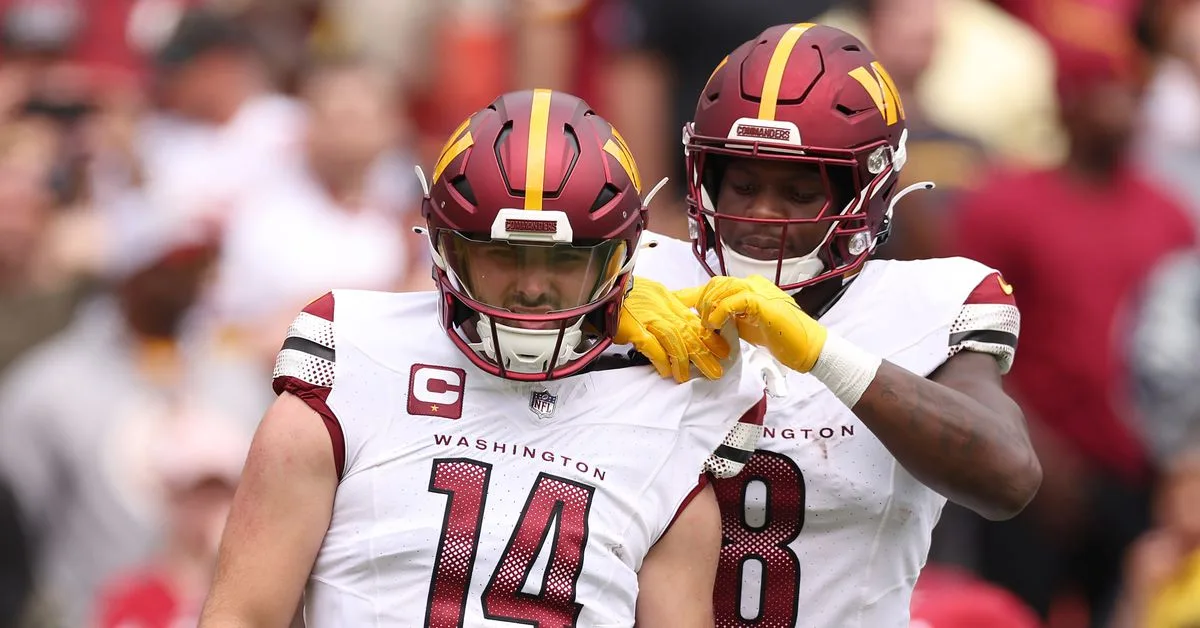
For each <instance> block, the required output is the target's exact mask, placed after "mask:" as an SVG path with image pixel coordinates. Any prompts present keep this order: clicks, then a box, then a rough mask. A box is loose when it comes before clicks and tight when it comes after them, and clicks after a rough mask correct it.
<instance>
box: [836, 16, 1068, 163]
mask: <svg viewBox="0 0 1200 628" xmlns="http://www.w3.org/2000/svg"><path fill="white" fill-rule="evenodd" d="M870 1H872V0H854V1H853V2H846V3H844V4H843V5H841V7H839V8H837V9H834V10H833V11H830V12H829V13H827V14H825V15H822V16H821V17H820V18H819V21H821V22H822V23H827V24H831V25H833V26H837V27H839V28H843V29H846V30H847V31H849V32H851V33H855V34H857V35H861V36H862V37H863V39H864V41H866V43H867V45H868V46H871V48H872V50H874V49H875V42H874V41H873V40H872V39H871V38H870V37H869V35H870V33H868V32H866V30H867V29H866V28H865V27H864V26H863V25H862V24H861V23H859V20H858V12H857V11H855V10H853V7H855V6H858V5H861V4H863V3H865V2H870ZM938 5H939V6H938V11H939V13H940V15H941V18H940V20H939V22H940V23H941V29H940V33H939V41H938V46H937V49H936V51H935V52H934V55H933V58H932V60H931V61H930V64H929V68H928V69H927V70H926V71H925V72H924V73H923V74H922V77H921V80H920V81H919V82H918V84H917V92H916V94H914V95H911V96H910V95H909V94H903V95H904V97H905V101H904V105H905V107H906V108H907V107H908V106H910V103H911V104H913V105H917V106H920V107H921V108H922V109H924V114H925V115H926V116H927V118H928V119H929V120H930V121H931V122H933V123H934V124H936V125H938V126H940V127H941V128H943V129H946V130H948V131H952V132H954V133H958V134H960V135H963V136H965V137H968V138H970V139H972V140H974V141H977V142H979V143H980V144H982V145H983V147H984V148H985V150H986V151H987V152H988V154H989V155H990V156H991V157H992V158H994V159H996V160H998V161H1011V162H1014V163H1017V164H1021V165H1025V166H1044V167H1049V166H1054V165H1058V164H1059V163H1060V162H1061V161H1062V157H1063V153H1064V152H1065V151H1064V148H1065V146H1064V141H1063V138H1062V134H1061V132H1060V129H1059V126H1058V123H1057V119H1056V115H1055V114H1056V111H1055V100H1054V72H1053V70H1054V63H1053V56H1052V54H1051V49H1050V47H1049V46H1048V45H1047V43H1046V42H1045V40H1044V39H1042V38H1041V37H1040V36H1038V34H1037V32H1036V31H1034V30H1033V29H1032V28H1030V27H1029V25H1027V24H1025V23H1023V22H1021V21H1020V20H1018V19H1016V18H1014V17H1013V16H1012V15H1009V14H1008V13H1006V12H1005V11H1004V10H1002V9H1000V8H999V7H997V6H995V5H993V4H992V3H991V2H990V1H989V0H939V2H938ZM889 33H890V31H889ZM885 45H886V44H885Z"/></svg>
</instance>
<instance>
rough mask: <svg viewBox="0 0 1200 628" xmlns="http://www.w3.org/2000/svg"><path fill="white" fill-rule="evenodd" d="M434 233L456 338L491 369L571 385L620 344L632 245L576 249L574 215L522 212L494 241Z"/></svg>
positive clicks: (511, 213) (505, 219)
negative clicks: (616, 337) (570, 218)
mask: <svg viewBox="0 0 1200 628" xmlns="http://www.w3.org/2000/svg"><path fill="white" fill-rule="evenodd" d="M523 229H529V230H530V231H528V232H526V231H522V230H523ZM431 235H432V238H433V243H435V252H436V256H435V263H436V265H437V268H438V270H437V272H436V274H437V275H438V281H439V284H440V285H441V287H442V288H443V291H444V293H445V294H446V295H447V296H448V297H449V299H448V303H445V304H444V305H447V306H449V308H450V309H449V311H447V312H445V313H444V314H445V315H448V316H450V317H451V320H449V321H448V323H449V324H450V327H451V330H452V336H451V337H452V339H454V340H455V342H456V344H459V345H460V347H463V348H466V349H469V352H468V356H474V358H475V359H473V361H474V362H476V364H477V365H479V366H480V367H481V368H484V370H487V371H490V372H493V373H494V374H497V375H500V376H502V377H505V378H508V379H516V380H531V381H532V380H543V379H551V378H555V377H564V376H566V375H570V374H572V373H575V372H577V371H578V370H580V369H582V368H583V367H584V366H586V364H587V363H588V362H590V361H591V360H592V359H593V358H594V357H595V356H596V355H597V354H598V353H599V352H601V351H603V350H604V349H605V348H607V347H608V346H609V345H610V344H611V338H612V333H613V332H615V320H616V310H617V308H619V305H620V301H621V297H622V296H623V295H624V290H625V287H626V284H627V279H626V278H627V277H628V274H629V271H630V270H631V269H632V263H633V252H634V251H635V250H636V247H631V246H629V243H628V242H626V241H625V240H623V239H611V240H602V241H598V242H586V241H574V240H573V239H572V238H571V237H570V226H569V223H568V222H567V221H566V215H565V214H562V213H561V212H555V211H538V212H528V211H524V210H519V209H505V210H501V212H500V214H499V216H498V217H497V221H496V225H495V226H494V227H493V231H492V234H488V235H483V234H464V233H462V232H458V231H452V230H447V229H442V230H439V231H438V232H437V233H436V234H431Z"/></svg>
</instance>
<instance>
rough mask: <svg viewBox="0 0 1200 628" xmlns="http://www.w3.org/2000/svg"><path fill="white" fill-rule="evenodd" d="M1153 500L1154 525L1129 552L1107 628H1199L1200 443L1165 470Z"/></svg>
mask: <svg viewBox="0 0 1200 628" xmlns="http://www.w3.org/2000/svg"><path fill="white" fill-rule="evenodd" d="M1155 501H1156V503H1155V527H1154V528H1153V529H1152V530H1151V531H1149V532H1147V533H1146V534H1145V535H1143V536H1142V538H1140V539H1138V541H1137V543H1136V544H1134V546H1133V547H1132V548H1131V550H1130V552H1129V557H1128V560H1127V563H1126V578H1125V589H1124V592H1123V593H1124V594H1123V596H1122V600H1121V604H1120V606H1119V608H1120V612H1119V613H1118V617H1117V619H1116V621H1114V622H1113V625H1112V626H1111V628H1192V627H1193V626H1197V625H1200V442H1198V441H1192V444H1191V446H1190V447H1187V448H1185V449H1184V450H1183V451H1182V452H1180V453H1179V454H1178V455H1177V456H1176V457H1175V459H1174V460H1173V461H1172V463H1171V464H1170V465H1169V466H1168V467H1167V472H1166V474H1165V477H1164V478H1163V483H1162V486H1161V488H1160V490H1159V491H1158V495H1157V496H1156V500H1155Z"/></svg>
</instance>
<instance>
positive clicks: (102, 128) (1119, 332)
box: [0, 0, 1200, 628]
mask: <svg viewBox="0 0 1200 628" xmlns="http://www.w3.org/2000/svg"><path fill="white" fill-rule="evenodd" d="M812 20H817V21H823V22H827V23H831V24H834V25H837V26H841V27H844V28H847V29H848V30H851V31H852V32H855V33H856V34H858V35H860V36H861V37H863V38H864V39H865V40H866V41H867V42H868V43H869V44H870V45H871V46H872V47H873V48H874V49H875V51H876V53H877V54H878V55H879V56H880V58H881V60H882V61H883V63H884V64H885V65H886V66H887V67H888V69H889V71H890V72H891V74H892V76H893V78H894V79H896V82H897V84H898V85H899V87H900V90H901V93H902V95H903V97H904V99H905V105H906V111H907V114H908V124H909V128H910V144H909V150H910V154H911V156H912V157H911V159H910V164H911V165H910V167H909V168H907V169H906V170H905V176H906V177H907V178H909V179H912V180H922V179H932V180H934V181H936V182H937V183H938V184H939V187H938V189H937V190H936V191H934V192H932V193H928V194H924V195H914V196H912V197H908V198H906V199H905V201H904V202H902V203H901V204H900V207H899V209H898V221H897V222H898V224H897V226H896V229H895V235H894V236H893V239H892V241H891V242H889V244H888V245H887V247H886V249H885V251H884V254H885V255H887V256H891V257H897V258H914V257H928V256H936V255H949V254H960V253H961V254H966V255H970V256H973V257H977V258H979V259H980V260H981V261H984V262H986V263H989V264H991V265H993V266H996V267H997V268H999V269H1000V270H1001V271H1003V272H1004V273H1005V275H1006V276H1007V277H1008V279H1009V280H1010V281H1011V283H1012V284H1014V286H1015V287H1016V294H1017V299H1018V303H1019V304H1020V305H1021V307H1022V310H1023V313H1024V321H1023V329H1022V342H1021V350H1020V351H1019V352H1018V359H1017V366H1016V368H1015V370H1014V372H1013V374H1012V376H1010V377H1009V379H1008V384H1009V386H1010V388H1011V389H1012V392H1013V394H1014V396H1015V397H1016V398H1017V399H1018V400H1019V401H1021V403H1022V405H1023V406H1024V408H1025V410H1026V413H1027V415H1028V417H1029V421H1030V426H1031V431H1032V433H1033V435H1034V440H1035V444H1036V446H1037V447H1038V449H1039V452H1040V454H1041V458H1042V462H1043V466H1044V467H1045V478H1046V479H1045V482H1044V485H1043V487H1042V491H1041V494H1040V495H1039V497H1038V498H1037V499H1036V500H1035V502H1034V503H1033V504H1032V505H1031V506H1030V507H1029V509H1028V510H1027V511H1026V512H1025V513H1023V514H1022V515H1021V516H1020V517H1018V518H1017V519H1016V520H1014V521H1011V522H1005V523H1001V524H989V523H984V522H983V521H981V520H980V519H978V518H977V517H974V516H973V515H970V514H968V513H966V512H965V511H963V510H961V509H957V508H954V507H948V508H947V511H946V514H945V515H944V517H943V523H942V525H940V526H939V530H938V532H937V534H936V538H935V545H934V551H933V556H932V557H931V567H929V568H928V569H927V571H926V574H925V576H923V578H922V581H921V584H920V586H919V588H918V594H917V596H916V598H915V600H914V621H913V625H914V626H917V625H921V626H928V627H937V628H942V627H950V628H953V627H957V626H963V627H966V626H1030V625H1046V626H1050V627H1052V628H1075V627H1081V626H1089V625H1092V626H1114V627H1115V626H1148V627H1150V628H1159V627H1164V628H1170V627H1174V626H1180V627H1183V626H1188V625H1190V626H1195V625H1197V624H1196V623H1191V624H1188V623H1186V621H1187V620H1185V619H1180V618H1178V617H1177V618H1171V617H1168V615H1169V614H1170V613H1165V614H1159V615H1155V616H1151V615H1148V614H1147V611H1146V610H1145V609H1146V608H1148V606H1147V605H1148V604H1149V603H1150V602H1151V601H1153V600H1155V599H1165V598H1164V597H1163V596H1171V595H1174V596H1175V597H1176V598H1178V599H1180V600H1183V602H1181V603H1180V604H1178V605H1175V606H1177V607H1178V608H1177V609H1176V610H1177V611H1178V612H1179V613H1180V615H1179V617H1185V616H1187V613H1188V612H1190V613H1191V618H1192V620H1193V621H1196V622H1200V619H1197V618H1200V609H1197V608H1195V606H1200V588H1198V587H1200V549H1198V548H1200V463H1198V462H1197V453H1196V452H1197V451H1200V449H1198V446H1200V439H1198V438H1197V433H1198V432H1200V359H1197V358H1196V356H1197V355H1198V352H1200V262H1198V261H1197V256H1196V251H1195V234H1196V221H1197V218H1198V217H1200V2H1197V1H1196V0H1154V1H1147V2H1139V1H1138V0H995V1H988V0H855V1H853V2H852V1H850V0H845V1H843V2H836V1H834V0H792V1H789V2H781V1H779V0H739V1H738V2H728V1H726V0H439V1H437V2H434V1H432V0H211V1H207V2H205V1H202V0H3V1H2V2H0V526H3V528H4V529H3V530H0V571H2V573H0V626H3V627H7V626H22V627H29V626H58V625H61V626H92V625H96V626H104V627H106V628H107V627H116V626H121V625H138V626H164V627H165V626H168V625H188V624H187V623H186V622H187V621H188V620H187V618H188V617H189V616H191V614H193V613H194V612H195V610H196V604H197V603H198V600H199V599H201V598H202V596H203V593H204V582H205V578H204V577H203V574H204V573H205V570H206V569H207V566H208V564H209V563H210V561H211V560H212V554H211V551H209V550H207V549H205V548H208V547H209V546H210V545H211V540H212V538H214V533H213V530H214V529H219V524H220V521H221V516H222V513H223V508H224V507H225V506H226V504H227V500H228V495H229V492H230V490H231V487H232V486H233V484H234V483H235V482H236V477H237V473H238V468H239V465H240V460H241V457H242V455H244V451H245V447H246V439H247V436H248V433H249V431H250V430H251V429H252V428H253V425H254V423H255V422H256V421H257V419H258V417H259V416H260V414H261V412H262V410H263V408H264V407H265V405H266V404H267V403H269V400H270V391H269V390H268V388H269V387H268V384H267V382H268V381H269V379H268V378H269V369H270V364H271V360H272V358H273V355H274V352H275V351H276V349H277V348H278V345H279V342H280V339H281V338H282V335H283V332H284V330H285V328H286V324H287V321H289V320H290V319H291V317H292V315H293V314H294V312H295V311H296V310H297V309H298V308H299V307H300V306H302V305H303V304H304V303H305V302H307V301H308V300H310V299H311V298H313V297H315V296H318V295H319V294H321V293H323V292H325V291H326V290H328V289H330V288H333V287H361V288H376V289H398V290H419V289H426V288H428V287H430V281H429V268H428V262H427V261H426V258H425V250H424V248H423V247H424V243H423V242H422V241H421V240H419V239H417V237H416V236H414V235H413V234H412V233H411V231H410V230H409V228H410V227H411V226H412V225H413V224H416V223H417V221H418V215H417V201H418V199H419V188H418V186H417V183H416V180H415V178H414V176H413V174H412V166H413V164H422V165H424V166H425V167H426V168H427V169H428V167H429V165H430V164H431V163H432V161H433V159H434V157H435V153H436V151H437V149H438V147H439V146H440V144H441V142H442V141H443V140H444V138H445V136H446V135H447V134H448V133H449V132H450V131H451V130H452V129H453V128H454V127H456V126H457V125H458V123H459V122H460V121H461V120H462V118H463V117H465V116H466V115H467V114H468V113H470V112H471V111H473V110H475V109H477V108H479V107H481V106H483V105H485V104H486V103H487V102H489V101H490V100H491V99H492V98H493V97H494V96H495V95H497V94H499V93H501V92H502V91H505V90H509V89H516V88H529V87H535V86H536V87H551V88H556V89H565V90H568V91H571V92H574V93H576V94H578V95H580V96H582V97H583V98H585V99H586V100H588V101H589V102H590V103H591V104H592V105H593V106H594V107H596V108H597V109H598V110H599V111H600V112H601V113H602V114H603V115H605V116H606V117H608V118H609V119H611V120H612V121H613V122H614V123H615V124H616V125H617V127H618V128H620V129H622V131H623V133H624V135H625V136H626V137H627V139H628V140H629V143H630V144H631V146H632V148H633V150H634V152H635V154H636V155H637V157H638V159H639V161H640V164H641V168H642V171H643V178H644V179H646V180H657V179H659V178H660V177H663V176H668V175H669V176H671V177H672V178H673V179H674V180H675V181H676V182H678V181H679V180H680V174H681V173H682V151H681V149H680V146H679V144H678V142H679V137H680V126H681V124H682V122H683V121H684V120H685V119H686V118H687V117H688V115H689V109H690V108H691V107H693V106H694V99H695V95H696V94H697V93H698V91H699V89H700V87H701V86H702V84H703V82H704V80H705V78H706V77H707V76H708V73H709V72H710V71H711V69H712V68H713V67H714V66H715V65H716V63H717V62H718V61H719V60H720V59H721V57H722V56H723V55H724V54H725V53H726V52H728V51H729V50H730V49H732V48H733V47H734V46H736V45H737V44H738V43H740V42H742V41H744V40H745V39H748V38H749V37H751V36H753V35H754V34H756V33H757V32H759V31H760V30H762V29H763V28H764V27H766V26H768V25H771V24H775V23H782V22H792V21H812ZM658 199H659V200H657V201H656V204H655V207H654V208H653V210H652V223H653V225H652V226H653V228H654V229H656V230H658V231H661V232H665V233H667V234H670V235H674V236H678V237H686V234H687V226H686V220H685V219H684V214H683V211H682V199H681V190H680V188H679V186H678V184H677V183H676V184H672V185H670V186H669V187H668V188H667V192H666V193H664V194H662V195H660V196H659V197H658ZM811 568H814V569H819V568H820V567H819V566H812V567H811ZM989 582H990V583H991V584H987V583H989ZM181 583H183V584H181ZM1188 587H1191V589H1188ZM1188 591H1191V593H1188ZM1180 592H1182V593H1180ZM1188 600H1191V602H1190V604H1192V605H1193V607H1192V608H1191V609H1190V611H1189V610H1188V608H1187V606H1188V603H1189V602H1187V601H1188ZM1180 609H1182V610H1180ZM1035 615H1037V616H1039V617H1040V618H1037V619H1035V618H1034V616H1035ZM132 618H141V619H140V620H141V621H144V622H145V623H137V624H133V623H129V624H122V623H121V622H122V621H132ZM171 621H181V622H183V623H180V624H171V623H170V622H171Z"/></svg>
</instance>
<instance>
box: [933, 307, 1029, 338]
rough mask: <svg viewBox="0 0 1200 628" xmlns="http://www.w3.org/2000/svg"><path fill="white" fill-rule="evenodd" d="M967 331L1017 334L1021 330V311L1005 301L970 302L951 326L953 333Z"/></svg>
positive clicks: (960, 311) (951, 332)
mask: <svg viewBox="0 0 1200 628" xmlns="http://www.w3.org/2000/svg"><path fill="white" fill-rule="evenodd" d="M965 331H1000V332H1006V333H1009V334H1012V335H1013V336H1016V335H1018V334H1019V333H1020V331H1021V311H1020V310H1018V309H1017V308H1016V306H1014V305H1009V304H1004V303H968V304H966V305H964V306H962V309H961V310H959V313H958V318H957V319H955V320H954V324H953V325H952V326H951V327H950V334H951V335H954V334H957V333H959V332H965Z"/></svg>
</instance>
